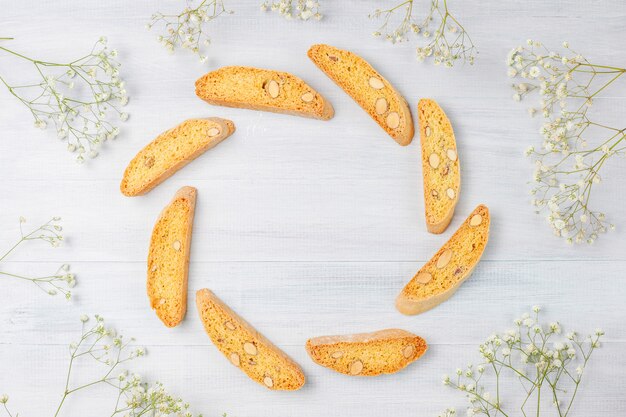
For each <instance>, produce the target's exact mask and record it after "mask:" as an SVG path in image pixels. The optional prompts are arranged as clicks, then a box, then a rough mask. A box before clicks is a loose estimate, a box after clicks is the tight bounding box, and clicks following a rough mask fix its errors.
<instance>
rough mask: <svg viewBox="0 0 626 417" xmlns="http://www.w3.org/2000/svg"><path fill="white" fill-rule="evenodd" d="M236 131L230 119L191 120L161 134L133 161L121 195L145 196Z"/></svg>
mask: <svg viewBox="0 0 626 417" xmlns="http://www.w3.org/2000/svg"><path fill="white" fill-rule="evenodd" d="M234 131H235V125H234V123H233V122H231V121H230V120H226V119H220V118H218V117H211V118H208V119H189V120H186V121H184V122H183V123H181V124H179V125H178V126H176V127H174V128H173V129H170V130H168V131H166V132H164V133H161V134H160V135H159V136H158V137H157V138H156V139H155V140H153V141H152V142H150V143H149V144H148V145H146V146H145V147H144V148H143V149H142V150H141V151H139V153H138V154H137V155H136V156H135V157H134V158H133V159H132V161H130V163H129V164H128V167H126V171H124V178H123V179H122V183H121V184H120V190H121V191H122V194H124V195H126V196H129V197H132V196H137V195H142V194H145V193H147V192H148V191H150V190H152V189H153V188H154V187H156V186H157V185H159V184H160V183H162V182H163V181H165V180H166V179H167V178H169V177H171V176H172V175H173V174H174V173H175V172H176V171H178V170H179V169H181V168H182V167H184V166H185V165H187V164H188V163H189V162H191V161H193V160H194V159H196V158H197V157H198V156H200V155H201V154H202V153H203V152H205V151H206V150H208V149H211V148H212V147H214V146H215V145H217V144H218V143H220V142H221V141H223V140H224V139H226V138H227V137H229V136H230V135H231V134H232V133H233V132H234Z"/></svg>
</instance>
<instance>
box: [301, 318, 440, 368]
mask: <svg viewBox="0 0 626 417" xmlns="http://www.w3.org/2000/svg"><path fill="white" fill-rule="evenodd" d="M427 348H428V346H427V345H426V342H425V341H424V339H422V338H421V337H419V336H416V335H414V334H413V333H409V332H407V331H405V330H400V329H386V330H379V331H377V332H373V333H359V334H352V335H343V336H321V337H315V338H313V339H309V340H308V341H307V342H306V351H307V352H308V353H309V356H311V359H313V361H314V362H315V363H317V364H319V365H322V366H325V367H327V368H330V369H333V370H335V371H337V372H341V373H342V374H346V375H353V376H357V375H358V376H375V375H380V374H393V373H396V372H398V371H400V370H401V369H403V368H404V367H406V366H407V365H409V364H410V363H411V362H414V361H415V360H417V359H418V358H419V357H420V356H422V355H423V354H424V352H426V349H427Z"/></svg>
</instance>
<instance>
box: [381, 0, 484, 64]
mask: <svg viewBox="0 0 626 417" xmlns="http://www.w3.org/2000/svg"><path fill="white" fill-rule="evenodd" d="M414 2H415V0H404V1H402V2H400V3H399V4H396V5H395V6H393V7H391V8H389V9H377V10H375V11H374V12H373V13H372V14H370V16H369V17H370V18H372V19H382V21H383V23H382V25H381V26H380V27H379V28H378V29H377V30H376V31H375V32H374V33H373V35H374V36H376V37H384V39H386V40H387V41H389V42H391V43H398V42H403V41H407V40H408V39H409V35H410V34H411V33H413V34H415V35H417V36H420V37H422V38H423V39H424V41H425V42H426V45H425V46H419V47H417V58H418V60H420V61H424V60H426V59H427V58H433V63H434V64H435V65H444V66H445V67H448V68H451V67H453V66H454V64H455V62H456V61H458V60H462V61H464V62H467V63H469V64H473V63H474V60H475V59H476V54H477V50H476V46H475V45H474V43H473V42H472V39H471V38H470V36H469V35H468V34H467V32H466V31H465V28H464V27H463V26H462V25H461V24H460V23H459V21H458V20H457V19H456V18H455V17H454V16H453V15H452V14H451V13H450V11H449V9H448V4H447V0H430V7H429V8H428V13H427V14H426V15H425V17H424V18H423V19H421V20H420V21H419V22H418V21H417V19H416V18H415V17H414V13H415V10H414V6H415V4H414ZM396 14H399V19H398V20H399V21H400V23H399V24H397V26H395V28H394V27H393V26H394V24H393V22H394V21H396V20H395V19H394V16H396ZM400 19H401V20H400Z"/></svg>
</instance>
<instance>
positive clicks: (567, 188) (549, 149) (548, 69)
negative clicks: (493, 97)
mask: <svg viewBox="0 0 626 417" xmlns="http://www.w3.org/2000/svg"><path fill="white" fill-rule="evenodd" d="M527 45H528V46H519V47H517V48H514V49H512V50H511V51H510V52H509V54H508V55H507V59H506V62H507V65H508V66H509V69H508V74H509V75H512V76H513V77H517V78H521V79H523V80H524V82H521V83H514V84H513V90H514V94H513V99H514V100H515V101H520V100H522V99H523V98H524V97H526V96H527V95H529V94H531V93H532V92H534V91H536V92H538V93H539V95H540V100H539V103H538V106H537V107H536V108H535V107H532V108H531V110H530V111H529V114H530V115H531V116H533V115H534V114H535V112H537V113H541V114H542V115H543V117H544V119H545V121H544V123H543V126H542V128H541V135H542V137H543V144H542V147H541V149H535V147H531V148H529V149H528V150H527V155H528V156H530V157H532V158H533V159H534V161H535V163H536V169H535V172H534V176H533V179H534V188H533V193H532V194H533V195H534V196H537V197H536V198H534V199H533V201H532V204H533V206H534V207H535V208H536V211H537V212H538V213H541V212H544V213H545V215H546V219H547V221H548V224H549V225H550V227H551V228H552V229H553V232H554V234H555V235H556V236H560V237H563V238H565V239H566V242H568V243H582V242H587V243H589V244H592V243H593V242H595V240H596V239H597V238H598V236H599V234H601V233H604V232H606V231H607V230H610V229H611V227H610V223H607V221H606V220H605V218H604V215H603V214H602V213H600V212H598V211H594V210H593V209H592V208H591V207H590V197H591V191H592V188H593V186H594V185H597V184H599V183H601V176H600V175H599V171H600V169H601V168H602V167H603V166H604V165H605V162H606V160H607V159H609V158H611V157H612V156H614V155H622V156H626V127H624V126H617V127H611V126H606V125H605V124H603V123H597V122H595V121H594V119H591V118H590V117H589V114H588V111H589V109H590V106H591V105H592V104H593V98H594V97H595V96H596V95H597V94H598V93H600V92H601V91H603V90H604V89H605V88H606V87H608V86H609V85H610V84H612V83H613V82H615V81H616V80H617V79H618V78H620V77H621V76H622V75H623V74H624V73H626V68H619V67H612V66H606V65H596V64H593V63H591V62H590V61H588V60H587V59H586V58H584V57H583V56H582V55H580V54H577V53H575V52H574V51H572V50H571V49H570V48H569V44H568V43H567V42H564V43H563V46H564V48H565V49H566V51H565V52H563V53H561V52H557V51H550V50H549V49H547V48H546V47H544V46H542V44H541V43H540V42H537V41H535V40H528V41H527ZM602 77H608V78H602ZM596 137H597V143H598V144H597V145H596V146H595V147H593V148H591V149H590V148H588V146H587V145H588V143H587V138H596ZM594 140H595V139H594Z"/></svg>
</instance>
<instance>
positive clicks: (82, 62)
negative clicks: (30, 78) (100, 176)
mask: <svg viewBox="0 0 626 417" xmlns="http://www.w3.org/2000/svg"><path fill="white" fill-rule="evenodd" d="M106 43H107V41H106V38H104V37H101V38H100V39H99V40H98V42H96V44H95V45H94V46H93V48H92V49H91V51H90V52H89V54H87V55H86V56H84V57H82V58H79V59H76V60H74V61H70V62H68V63H54V62H47V61H42V60H39V59H32V58H29V57H26V56H24V55H23V54H19V53H17V52H15V51H13V50H11V49H8V48H6V47H2V46H0V51H4V52H7V53H9V54H11V55H12V56H13V57H16V58H19V59H22V60H26V61H29V62H31V63H32V64H33V66H34V67H35V70H36V71H35V73H36V74H37V75H38V76H40V77H41V78H40V81H38V82H31V83H28V84H26V85H11V84H9V81H7V79H6V78H4V77H3V76H0V83H2V84H3V85H4V86H5V87H6V88H7V89H8V90H9V92H11V94H12V95H13V96H14V97H16V98H17V99H18V100H20V101H21V102H22V104H24V105H25V106H26V107H28V109H29V110H30V112H31V114H32V115H33V118H34V125H35V127H36V128H38V129H42V130H45V129H46V128H47V127H48V125H49V124H52V125H54V127H55V129H56V132H57V133H56V135H57V138H59V139H60V140H62V141H67V142H68V145H67V148H68V150H69V151H70V152H74V151H75V150H78V151H79V154H78V156H77V161H83V160H84V157H83V154H84V153H85V152H90V153H93V152H97V149H98V148H99V147H100V145H101V142H102V141H101V140H100V139H99V138H101V137H108V135H109V134H110V133H111V132H112V131H114V130H115V129H117V127H116V126H115V125H114V124H113V123H112V122H110V121H109V120H108V117H109V114H113V113H118V114H119V113H120V110H119V107H120V105H123V104H122V103H124V102H127V101H128V97H127V95H126V90H125V89H124V88H123V82H122V81H121V80H120V78H119V67H120V64H119V62H118V61H116V60H115V57H116V56H117V52H116V51H115V50H109V49H108V47H107V45H106ZM75 84H78V87H76V88H75Z"/></svg>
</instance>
